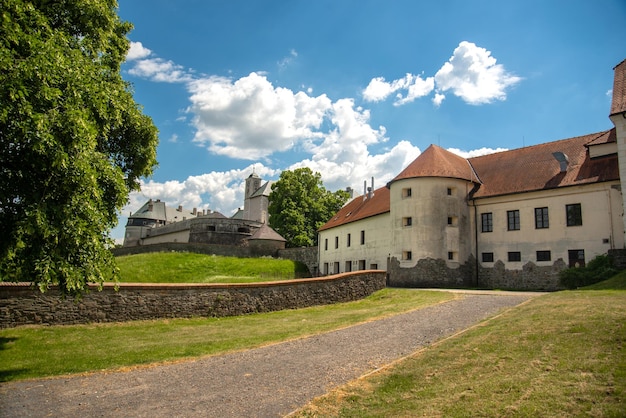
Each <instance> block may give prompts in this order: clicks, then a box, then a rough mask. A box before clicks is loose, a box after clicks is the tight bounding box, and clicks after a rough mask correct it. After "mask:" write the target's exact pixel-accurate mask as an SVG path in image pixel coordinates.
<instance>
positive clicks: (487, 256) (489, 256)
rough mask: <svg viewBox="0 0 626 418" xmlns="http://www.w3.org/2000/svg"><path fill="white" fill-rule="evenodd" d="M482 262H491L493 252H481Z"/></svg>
mask: <svg viewBox="0 0 626 418" xmlns="http://www.w3.org/2000/svg"><path fill="white" fill-rule="evenodd" d="M482 259H483V263H493V253H482Z"/></svg>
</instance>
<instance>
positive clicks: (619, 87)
mask: <svg viewBox="0 0 626 418" xmlns="http://www.w3.org/2000/svg"><path fill="white" fill-rule="evenodd" d="M613 72H614V76H613V101H612V102H611V112H610V113H609V116H611V115H615V114H618V113H623V112H626V60H624V61H622V62H620V63H619V64H617V65H616V66H615V68H613Z"/></svg>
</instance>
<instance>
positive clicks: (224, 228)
mask: <svg viewBox="0 0 626 418" xmlns="http://www.w3.org/2000/svg"><path fill="white" fill-rule="evenodd" d="M261 183H262V182H261V178H260V177H259V176H258V175H257V174H256V173H252V174H251V175H250V176H249V177H248V178H247V179H246V188H245V199H244V209H243V210H241V209H240V210H238V211H237V212H236V213H235V214H234V215H233V216H232V217H230V218H228V217H226V216H224V215H223V214H221V213H219V212H212V211H210V210H209V211H207V210H203V211H198V210H197V209H195V208H194V209H193V210H191V211H189V210H185V209H184V208H183V207H182V206H179V207H178V208H172V207H169V206H167V205H166V204H165V202H162V201H161V200H159V199H157V200H152V199H150V200H149V201H147V202H146V203H144V205H143V206H142V207H141V208H140V209H139V210H137V211H136V212H135V213H133V214H131V215H130V217H129V218H128V223H127V224H126V231H125V236H124V244H123V247H136V246H144V245H152V244H164V243H198V244H210V245H214V246H231V247H240V248H245V249H247V250H249V253H250V255H255V256H264V255H267V256H274V255H276V253H277V251H278V250H281V249H284V248H285V239H284V238H283V237H282V236H280V235H279V234H278V233H277V232H276V231H274V230H273V229H272V228H270V227H269V225H268V224H267V220H268V213H267V206H268V197H269V194H270V192H271V185H272V182H265V183H264V184H261ZM237 253H238V254H241V251H238V252H237Z"/></svg>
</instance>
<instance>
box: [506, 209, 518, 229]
mask: <svg viewBox="0 0 626 418" xmlns="http://www.w3.org/2000/svg"><path fill="white" fill-rule="evenodd" d="M506 219H507V229H508V230H509V231H519V210H507V211H506Z"/></svg>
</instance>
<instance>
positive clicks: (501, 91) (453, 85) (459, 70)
mask: <svg viewBox="0 0 626 418" xmlns="http://www.w3.org/2000/svg"><path fill="white" fill-rule="evenodd" d="M520 80H521V78H520V77H516V76H514V75H512V74H510V73H508V72H507V71H506V70H505V69H504V67H503V66H502V65H501V64H496V59H495V58H494V57H492V56H491V52H490V51H487V50H486V49H485V48H481V47H478V46H476V45H475V44H473V43H471V42H467V41H463V42H461V43H460V44H459V46H458V47H457V48H456V49H455V50H454V53H453V55H452V57H450V60H449V61H448V62H446V63H445V64H444V65H443V66H442V67H441V68H440V69H439V71H437V74H435V83H436V84H437V89H438V90H440V91H448V90H450V91H451V92H452V93H453V94H454V95H456V96H458V97H460V98H461V99H463V100H464V101H465V102H467V103H469V104H483V103H491V102H493V101H494V100H505V99H506V89H507V88H508V87H511V86H513V85H515V84H517V83H518V82H519V81H520Z"/></svg>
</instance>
